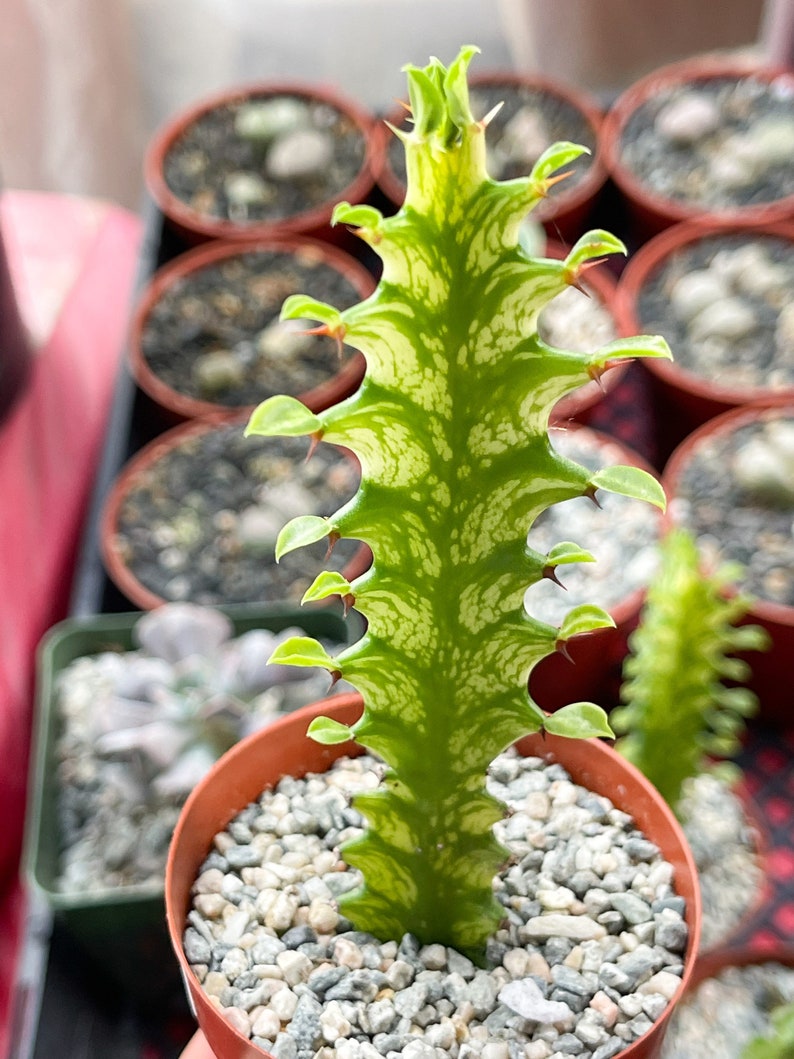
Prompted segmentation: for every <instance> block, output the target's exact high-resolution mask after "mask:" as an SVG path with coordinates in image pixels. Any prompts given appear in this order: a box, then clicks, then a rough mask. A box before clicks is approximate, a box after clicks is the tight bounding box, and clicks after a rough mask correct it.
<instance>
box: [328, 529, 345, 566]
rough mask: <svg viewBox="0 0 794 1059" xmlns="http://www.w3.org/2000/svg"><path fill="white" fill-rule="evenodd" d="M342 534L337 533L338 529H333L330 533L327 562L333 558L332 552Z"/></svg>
mask: <svg viewBox="0 0 794 1059" xmlns="http://www.w3.org/2000/svg"><path fill="white" fill-rule="evenodd" d="M341 536H342V534H341V533H337V531H336V530H331V532H330V533H329V534H328V551H327V552H326V553H325V561H326V562H328V560H329V559H330V558H331V552H332V551H333V550H334V545H335V544H336V542H337V541H338V540H339V539H340V537H341Z"/></svg>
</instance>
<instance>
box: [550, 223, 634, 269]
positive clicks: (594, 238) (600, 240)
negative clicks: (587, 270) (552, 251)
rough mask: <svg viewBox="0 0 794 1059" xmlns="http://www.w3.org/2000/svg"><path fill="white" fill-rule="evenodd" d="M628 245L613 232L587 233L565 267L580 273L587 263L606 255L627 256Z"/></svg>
mask: <svg viewBox="0 0 794 1059" xmlns="http://www.w3.org/2000/svg"><path fill="white" fill-rule="evenodd" d="M625 253H627V251H626V245H625V243H622V242H621V241H620V239H618V238H617V236H614V235H612V233H611V232H605V231H603V230H602V229H600V228H596V229H594V230H593V231H592V232H585V234H584V235H583V236H582V237H581V239H579V240H578V241H577V242H576V243H575V244H574V246H573V248H572V249H571V251H570V253H569V254H568V256H567V257H566V259H565V267H566V269H568V270H569V271H571V272H576V271H578V269H579V268H581V266H582V265H584V264H585V263H586V262H587V261H592V260H593V259H594V258H597V257H604V255H605V254H625Z"/></svg>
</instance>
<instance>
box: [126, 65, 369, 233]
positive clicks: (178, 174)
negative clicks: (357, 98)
mask: <svg viewBox="0 0 794 1059" xmlns="http://www.w3.org/2000/svg"><path fill="white" fill-rule="evenodd" d="M379 151H380V140H379V139H378V137H377V136H374V135H373V118H372V116H371V115H370V114H369V113H368V112H367V111H366V110H365V109H364V108H362V107H361V106H359V105H358V103H356V102H354V101H353V100H350V99H347V98H345V97H344V96H342V95H341V94H339V93H338V92H336V91H335V90H333V89H331V88H323V87H321V86H319V85H318V86H313V85H307V84H306V83H301V82H297V83H286V84H279V83H274V84H255V85H245V86H240V87H237V88H233V89H230V90H226V91H223V92H219V93H217V94H216V95H213V96H210V97H208V98H206V99H203V100H201V101H199V102H198V103H196V104H194V105H193V106H191V107H188V108H187V109H186V110H184V111H182V112H180V113H179V114H177V115H176V116H175V117H173V118H172V119H170V120H169V121H167V122H166V123H165V124H164V125H163V127H162V128H161V129H160V130H159V132H158V133H157V135H156V136H155V138H154V139H153V141H152V143H151V145H150V147H149V149H148V151H147V154H146V158H145V166H144V173H145V177H146V184H147V187H148V189H149V193H150V194H151V196H152V198H153V199H154V201H155V203H156V204H157V206H159V208H160V209H161V210H162V212H163V214H164V215H165V216H166V218H167V220H168V223H169V224H170V225H171V227H172V228H174V229H175V230H176V231H177V232H178V233H179V234H180V235H181V236H182V237H183V238H184V239H185V240H186V241H187V242H188V243H190V244H192V243H197V242H203V241H204V240H206V239H224V238H225V239H240V238H272V237H274V236H282V235H294V234H304V235H317V236H322V237H324V238H328V237H329V236H330V235H331V231H330V228H329V221H330V219H331V213H332V211H333V207H334V204H335V203H336V202H338V201H339V200H340V199H343V198H345V199H349V200H350V201H353V202H362V201H364V200H366V198H367V196H368V195H369V194H370V192H371V191H372V188H373V186H374V181H375V176H376V175H377V172H378V170H379V168H380V162H379ZM337 238H338V235H337Z"/></svg>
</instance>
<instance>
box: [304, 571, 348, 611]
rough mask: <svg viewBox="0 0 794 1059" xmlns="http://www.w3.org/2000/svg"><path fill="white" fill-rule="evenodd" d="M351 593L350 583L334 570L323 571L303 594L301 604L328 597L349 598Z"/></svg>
mask: <svg viewBox="0 0 794 1059" xmlns="http://www.w3.org/2000/svg"><path fill="white" fill-rule="evenodd" d="M352 592H353V589H352V588H351V587H350V582H349V581H348V580H347V578H346V577H342V575H341V574H340V573H338V572H337V571H336V570H323V571H321V572H320V573H319V574H318V575H317V577H315V579H314V581H313V582H312V584H311V585H309V587H308V588H307V589H306V591H305V592H304V594H303V599H302V600H301V603H311V602H313V601H314V600H317V599H328V597H329V596H349V595H351V594H352Z"/></svg>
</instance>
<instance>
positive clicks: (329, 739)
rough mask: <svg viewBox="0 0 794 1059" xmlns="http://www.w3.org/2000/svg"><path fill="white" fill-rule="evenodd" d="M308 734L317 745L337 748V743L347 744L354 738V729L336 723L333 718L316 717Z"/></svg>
mask: <svg viewBox="0 0 794 1059" xmlns="http://www.w3.org/2000/svg"><path fill="white" fill-rule="evenodd" d="M306 734H307V735H308V736H309V738H310V739H313V740H314V741H315V743H322V744H323V745H324V746H336V745H337V743H347V742H348V741H349V740H350V739H352V738H353V729H352V728H350V727H349V725H346V724H342V723H341V722H340V721H335V720H333V719H332V718H331V717H315V718H314V720H313V721H312V723H311V724H310V725H309V727H308V729H307V730H306Z"/></svg>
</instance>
